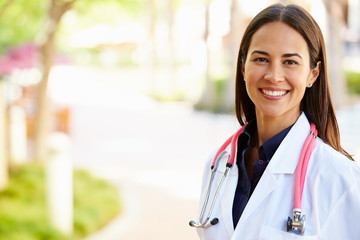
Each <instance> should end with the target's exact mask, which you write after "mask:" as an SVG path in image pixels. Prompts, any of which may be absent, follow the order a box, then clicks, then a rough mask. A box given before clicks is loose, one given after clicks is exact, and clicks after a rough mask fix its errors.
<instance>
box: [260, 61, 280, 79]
mask: <svg viewBox="0 0 360 240" xmlns="http://www.w3.org/2000/svg"><path fill="white" fill-rule="evenodd" d="M264 78H265V80H268V81H270V82H273V83H277V82H281V81H284V72H283V69H282V67H281V65H280V64H275V63H271V64H270V65H269V68H268V70H267V72H266V74H265V76H264Z"/></svg>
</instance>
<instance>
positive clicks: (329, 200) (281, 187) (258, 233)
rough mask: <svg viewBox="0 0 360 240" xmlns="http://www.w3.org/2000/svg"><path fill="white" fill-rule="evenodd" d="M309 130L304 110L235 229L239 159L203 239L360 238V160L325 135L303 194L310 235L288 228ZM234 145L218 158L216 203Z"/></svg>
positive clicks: (206, 173)
mask: <svg viewBox="0 0 360 240" xmlns="http://www.w3.org/2000/svg"><path fill="white" fill-rule="evenodd" d="M309 130H310V124H309V122H308V120H307V118H306V116H305V114H304V113H302V114H301V116H300V117H299V119H298V120H297V122H296V123H295V124H294V126H293V127H292V128H291V130H290V131H289V133H288V134H287V136H286V137H285V138H284V140H283V141H282V143H281V144H280V146H279V148H278V149H277V151H276V152H275V154H274V156H273V157H272V159H271V161H270V163H269V164H268V166H267V168H266V169H265V171H264V173H263V175H262V177H261V179H260V181H259V183H258V184H257V187H256V188H255V190H254V192H253V194H252V196H251V198H250V199H249V202H248V203H247V205H246V207H245V209H244V212H243V213H242V216H241V218H240V220H239V222H238V224H237V227H236V229H235V230H234V228H233V221H232V205H233V200H234V194H235V189H236V186H237V182H238V168H237V165H236V164H234V165H233V167H232V168H231V171H230V172H229V174H228V176H227V177H226V179H225V181H224V184H223V186H222V189H221V191H220V195H219V197H218V199H217V202H216V205H215V206H214V210H213V213H212V217H211V219H212V218H214V217H217V218H218V219H219V223H218V224H216V225H214V226H210V227H208V228H206V229H198V235H199V236H200V239H205V240H226V239H231V240H240V239H241V240H247V239H272V240H280V239H308V240H310V239H326V240H330V239H334V240H345V239H349V240H354V239H360V166H359V164H358V163H356V162H353V161H350V160H349V159H347V158H346V157H345V156H344V155H342V154H340V153H338V152H337V151H335V150H334V149H333V148H331V147H330V146H329V145H327V144H325V143H324V142H323V141H322V140H321V139H319V138H317V140H316V143H315V147H314V149H313V152H312V154H311V158H310V160H309V165H308V169H307V175H306V179H305V183H304V189H303V194H302V200H301V209H302V214H305V215H306V228H305V233H304V236H299V235H296V234H294V233H290V232H289V233H288V232H287V231H286V223H287V218H288V216H290V217H291V218H293V208H294V182H295V181H294V179H295V170H296V166H297V162H298V158H299V155H300V152H301V148H302V146H303V143H304V141H305V139H306V137H307V136H308V134H309ZM229 150H230V149H229V148H228V149H227V150H226V151H227V152H226V153H225V154H224V155H223V156H222V157H221V160H220V161H218V162H219V163H218V165H217V170H216V173H215V178H214V183H213V185H212V186H213V190H212V194H211V195H210V200H209V201H210V203H211V201H212V199H213V194H214V188H215V187H217V186H218V183H219V180H220V178H221V176H222V173H223V172H224V169H225V164H226V161H227V158H228V154H229ZM212 158H213V157H211V158H210V159H209V161H208V163H207V165H206V168H205V171H204V177H203V186H202V192H201V198H200V209H201V207H202V204H203V201H204V197H205V194H206V190H207V185H208V181H209V177H210V164H211V162H212ZM208 205H210V204H208ZM208 207H209V206H208Z"/></svg>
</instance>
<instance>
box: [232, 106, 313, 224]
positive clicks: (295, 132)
mask: <svg viewBox="0 0 360 240" xmlns="http://www.w3.org/2000/svg"><path fill="white" fill-rule="evenodd" d="M309 131H310V124H309V121H308V120H307V118H306V116H305V114H304V113H302V114H301V115H300V117H299V118H298V120H297V121H296V123H295V124H294V126H293V127H292V128H291V130H290V131H289V133H288V134H287V135H286V137H285V138H284V140H283V141H282V143H281V144H280V146H279V147H278V149H277V150H276V152H275V154H274V156H273V157H272V158H271V161H270V163H269V165H268V166H267V167H266V169H265V171H264V173H263V175H262V177H261V179H260V181H259V183H258V184H257V186H256V188H255V190H254V192H253V194H252V196H251V198H250V199H249V202H248V203H247V205H246V207H245V209H244V212H243V213H242V215H241V217H240V220H239V222H238V225H237V226H241V225H242V222H244V221H246V219H247V218H248V217H249V216H250V215H251V214H252V213H253V212H254V211H255V210H256V209H257V208H258V206H259V205H260V204H261V203H262V202H263V201H264V199H266V197H267V196H268V195H269V194H271V193H272V192H273V191H274V190H275V189H276V188H277V186H278V180H277V178H276V177H275V175H276V174H295V170H296V166H297V163H298V159H299V156H300V152H301V148H302V146H303V144H304V142H305V139H306V137H307V135H308V134H309Z"/></svg>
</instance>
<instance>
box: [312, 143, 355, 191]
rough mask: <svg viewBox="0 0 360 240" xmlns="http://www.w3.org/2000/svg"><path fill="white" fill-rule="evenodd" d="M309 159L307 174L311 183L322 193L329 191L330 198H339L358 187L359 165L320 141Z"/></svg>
mask: <svg viewBox="0 0 360 240" xmlns="http://www.w3.org/2000/svg"><path fill="white" fill-rule="evenodd" d="M311 158H312V159H311V162H310V163H309V167H310V166H311V167H310V169H311V170H310V171H309V174H310V175H311V176H310V177H311V179H312V181H313V183H315V184H316V185H318V186H319V188H321V189H323V191H324V190H325V191H326V189H327V190H329V189H331V191H330V192H331V196H332V197H335V198H336V195H338V196H337V197H339V196H340V195H342V194H343V193H344V192H346V191H348V190H349V189H350V188H352V187H353V186H356V185H357V186H359V187H360V165H359V163H358V162H355V161H351V160H350V159H348V158H347V157H346V156H344V155H343V154H341V153H340V152H338V151H336V150H335V149H333V148H332V147H331V146H329V145H328V144H326V143H324V142H323V141H322V140H321V139H317V140H316V144H315V147H314V150H313V153H312V156H311ZM359 187H357V188H359ZM359 191H360V189H359ZM327 192H329V191H327Z"/></svg>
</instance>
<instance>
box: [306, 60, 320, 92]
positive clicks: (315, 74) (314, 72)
mask: <svg viewBox="0 0 360 240" xmlns="http://www.w3.org/2000/svg"><path fill="white" fill-rule="evenodd" d="M320 66H321V62H320V61H318V62H317V63H316V67H315V68H313V69H311V72H310V75H309V78H308V81H307V85H306V86H307V87H308V88H310V87H312V85H313V84H314V82H315V81H316V79H317V78H318V76H319V74H320Z"/></svg>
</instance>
